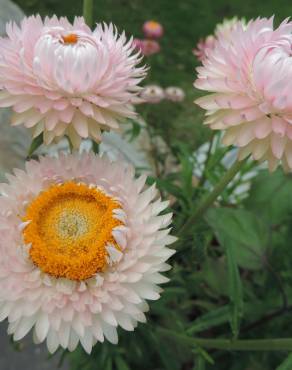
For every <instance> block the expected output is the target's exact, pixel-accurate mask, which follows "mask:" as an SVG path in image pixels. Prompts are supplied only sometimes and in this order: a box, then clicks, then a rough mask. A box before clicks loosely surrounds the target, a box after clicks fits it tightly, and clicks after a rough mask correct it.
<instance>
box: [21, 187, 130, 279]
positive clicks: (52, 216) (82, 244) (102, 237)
mask: <svg viewBox="0 0 292 370" xmlns="http://www.w3.org/2000/svg"><path fill="white" fill-rule="evenodd" d="M115 209H120V206H119V204H118V203H117V201H116V200H114V199H113V198H111V197H109V196H107V195H106V194H104V193H103V192H102V191H101V190H99V189H97V188H95V187H92V188H90V187H88V186H87V185H85V184H81V183H79V184H76V183H74V182H65V183H64V184H60V185H53V186H51V187H50V188H49V189H48V190H46V191H44V192H42V193H41V194H40V195H39V196H38V197H36V198H35V200H34V201H33V202H32V203H31V204H30V205H29V207H28V209H27V211H26V215H25V217H24V221H27V222H29V224H28V226H26V228H25V229H24V231H23V234H24V241H25V243H27V244H31V248H30V251H29V254H30V257H31V259H32V261H33V262H34V263H35V265H36V266H38V267H39V268H40V270H41V271H43V272H46V273H47V274H49V275H52V276H55V277H65V278H67V279H71V280H85V279H89V278H90V277H92V276H93V275H94V274H96V273H97V272H101V271H105V269H106V267H107V265H108V261H109V260H110V258H109V255H108V251H107V249H109V250H113V249H114V248H115V249H116V255H118V256H119V257H121V256H122V253H121V252H120V250H121V248H120V247H119V246H118V245H117V243H116V242H115V240H114V237H113V236H112V231H113V229H114V228H115V227H116V226H120V225H122V224H123V223H122V222H121V221H119V220H117V219H115V218H114V214H113V211H114V210H115Z"/></svg>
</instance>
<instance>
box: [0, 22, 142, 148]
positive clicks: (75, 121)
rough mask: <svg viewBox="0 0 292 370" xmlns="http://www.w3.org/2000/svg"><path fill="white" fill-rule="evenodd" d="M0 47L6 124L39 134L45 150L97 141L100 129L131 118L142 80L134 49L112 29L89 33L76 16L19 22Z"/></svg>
mask: <svg viewBox="0 0 292 370" xmlns="http://www.w3.org/2000/svg"><path fill="white" fill-rule="evenodd" d="M7 35H8V36H7V37H5V38H2V39H1V40H0V61H1V63H0V87H1V88H2V92H1V93H0V106H1V107H9V106H11V107H12V108H13V110H14V112H15V114H14V116H13V118H12V124H13V125H18V124H24V126H25V127H27V128H31V129H32V131H33V136H34V137H36V136H38V135H39V134H40V133H41V132H43V133H44V141H45V143H46V144H50V143H51V142H52V141H53V140H54V139H55V138H59V137H62V136H64V135H68V136H69V137H70V139H71V141H72V143H73V145H74V146H76V147H77V146H79V144H80V140H81V138H88V137H90V138H92V139H94V140H96V141H100V134H101V130H110V129H117V128H118V126H119V125H118V122H119V121H120V119H122V118H123V117H132V116H133V115H134V113H133V107H132V105H131V104H130V103H132V102H135V99H136V94H137V91H138V90H139V87H138V86H137V85H138V83H139V82H140V81H141V80H142V79H143V77H144V75H145V68H144V67H137V65H138V64H139V62H140V61H141V58H140V56H139V53H138V54H137V53H136V54H133V50H134V45H133V43H132V41H131V40H130V41H129V42H127V40H126V37H125V34H124V33H123V34H122V35H118V33H117V30H116V29H115V27H114V26H113V25H109V26H107V25H99V24H98V25H97V26H96V28H95V30H94V31H91V30H90V28H89V27H88V26H86V24H85V22H84V19H83V18H80V17H77V18H75V20H74V23H73V24H70V23H69V21H68V20H67V19H66V18H60V19H58V18H57V17H56V16H54V17H53V18H46V19H45V20H44V22H43V21H42V20H41V18H40V17H39V16H37V17H33V16H32V17H29V18H25V19H24V20H23V21H22V23H21V26H20V28H19V27H18V26H17V25H16V24H14V23H9V24H8V25H7Z"/></svg>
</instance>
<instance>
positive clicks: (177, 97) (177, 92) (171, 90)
mask: <svg viewBox="0 0 292 370" xmlns="http://www.w3.org/2000/svg"><path fill="white" fill-rule="evenodd" d="M165 97H166V99H168V100H171V101H173V102H181V101H183V100H184V98H185V92H184V91H183V89H181V88H180V87H177V86H169V87H167V88H166V89H165Z"/></svg>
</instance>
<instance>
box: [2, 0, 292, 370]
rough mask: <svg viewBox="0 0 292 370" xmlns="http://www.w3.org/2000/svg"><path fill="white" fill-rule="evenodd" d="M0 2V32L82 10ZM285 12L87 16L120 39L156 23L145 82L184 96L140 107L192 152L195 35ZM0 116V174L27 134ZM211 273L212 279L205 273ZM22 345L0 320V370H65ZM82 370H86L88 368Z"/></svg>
mask: <svg viewBox="0 0 292 370" xmlns="http://www.w3.org/2000/svg"><path fill="white" fill-rule="evenodd" d="M0 7H1V14H0V32H1V33H2V35H3V33H4V24H5V22H6V21H8V20H10V19H15V20H16V21H19V20H20V19H21V18H22V17H23V15H24V14H26V15H30V14H36V13H40V14H41V15H42V16H46V15H49V16H52V15H53V14H56V15H58V16H67V17H68V18H69V19H70V20H72V19H73V17H74V16H75V15H81V14H82V1H81V0H74V1H73V0H61V1H60V0H16V1H15V2H14V3H12V2H11V1H9V0H0ZM291 14H292V3H291V2H289V1H287V0H278V1H277V2H276V1H275V0H265V1H261V0H244V1H243V0H232V1H231V0H230V1H227V0H216V1H215V0H203V1H202V0H201V1H199V0H179V1H177V0H155V1H149V0H148V1H145V0H94V17H93V18H94V21H95V22H102V21H105V22H113V23H114V24H115V25H116V26H117V27H118V29H119V31H122V30H125V31H126V33H127V35H128V36H130V35H134V37H136V38H142V37H143V34H142V25H143V23H144V22H145V21H147V20H156V21H158V22H160V23H161V24H162V25H163V27H164V36H163V37H162V38H161V40H160V46H161V51H160V52H159V53H157V54H155V55H152V56H149V57H147V58H146V63H147V64H148V65H149V66H150V67H151V69H150V72H149V75H148V77H147V81H146V83H147V84H158V85H160V86H162V87H164V88H165V87H168V86H178V87H180V88H182V89H183V90H184V92H185V95H186V97H185V99H184V101H183V102H181V103H180V104H169V102H167V101H165V102H164V101H163V102H161V103H160V104H157V105H152V106H151V109H150V110H149V111H148V112H147V119H149V121H150V122H151V127H152V128H153V129H155V133H156V135H159V136H161V137H162V138H163V139H164V141H165V142H167V143H168V144H169V145H170V146H175V145H176V144H177V143H182V142H183V143H184V145H185V147H186V148H188V150H190V151H194V150H196V149H197V148H199V147H200V146H201V145H202V144H204V143H205V142H206V141H207V140H208V139H209V138H210V135H211V134H210V131H209V130H208V129H207V128H205V127H204V126H203V125H202V120H203V112H202V111H201V110H200V109H199V108H197V107H196V106H195V104H193V100H194V99H195V98H196V97H197V96H198V95H199V94H200V93H199V92H198V91H196V90H195V89H194V88H193V81H194V79H195V74H196V72H195V68H196V66H198V65H199V62H198V61H197V59H196V57H195V56H194V54H193V52H192V50H193V49H194V48H195V47H196V44H197V43H198V41H199V39H200V38H205V37H206V36H208V35H209V34H212V33H213V32H214V28H215V26H216V24H217V23H220V22H222V21H223V19H224V18H231V17H234V16H237V17H238V18H242V17H244V18H246V19H247V20H249V19H251V18H256V17H258V16H261V17H263V16H266V17H270V16H273V15H275V20H276V23H279V22H280V21H281V20H283V19H285V18H287V17H289V16H290V15H291ZM0 119H1V125H0V176H1V173H2V175H3V173H4V172H5V171H9V170H11V168H13V167H15V166H21V164H20V163H21V161H23V158H24V157H25V153H26V150H27V148H28V146H29V140H30V139H29V136H28V134H27V132H25V131H24V130H21V129H18V131H17V134H16V131H14V130H15V129H13V130H11V129H10V128H9V126H8V124H7V122H8V120H9V111H8V110H1V112H0ZM214 267H215V266H214ZM214 278H215V280H216V277H214V275H213V280H214ZM214 284H215V282H214ZM30 343H31V342H30V339H28V340H26V341H24V342H23V343H21V344H20V345H17V346H14V347H13V346H12V344H11V343H10V342H9V338H8V337H7V335H6V324H5V323H4V324H1V327H0V348H1V352H0V370H16V369H19V368H21V369H23V370H46V369H50V370H53V369H56V368H57V366H58V363H59V365H60V366H61V368H62V369H67V368H68V364H66V362H65V363H62V359H61V358H60V355H57V356H55V357H54V358H53V360H51V361H48V355H47V351H46V349H44V348H42V347H40V346H39V347H35V346H32V345H31V344H30ZM21 349H23V351H21ZM233 360H234V361H235V360H240V356H239V355H237V354H235V355H234V358H233ZM60 361H61V362H60ZM234 368H235V367H234ZM88 369H90V370H92V368H91V367H90V368H88ZM186 369H188V367H186ZM220 369H221V367H220ZM246 369H248V370H254V369H259V368H258V367H247V368H246ZM80 370H83V369H81V368H80ZM84 370H85V368H84ZM228 370H229V368H228ZM261 370H266V369H264V368H262V369H261Z"/></svg>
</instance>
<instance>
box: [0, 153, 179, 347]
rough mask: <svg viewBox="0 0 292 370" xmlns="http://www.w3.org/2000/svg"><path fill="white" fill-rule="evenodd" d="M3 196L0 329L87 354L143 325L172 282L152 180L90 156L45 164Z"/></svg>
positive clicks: (29, 169)
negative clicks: (165, 285)
mask: <svg viewBox="0 0 292 370" xmlns="http://www.w3.org/2000/svg"><path fill="white" fill-rule="evenodd" d="M14 173H15V174H14V175H10V176H9V183H8V184H1V187H0V193H1V194H2V196H1V197H0V320H4V319H6V318H7V319H8V322H9V327H8V333H9V334H10V335H13V338H14V340H20V339H21V338H23V337H24V336H25V335H26V334H27V333H29V332H30V331H31V330H32V331H33V333H34V335H33V337H34V341H35V342H36V343H41V342H43V341H45V340H46V342H47V346H48V349H49V351H50V352H52V353H53V352H55V351H56V350H57V349H58V348H59V346H61V347H63V348H64V349H68V350H69V351H73V350H74V349H75V348H76V347H77V345H78V343H79V342H80V343H81V345H82V346H83V348H84V349H85V351H87V352H88V353H90V352H91V349H92V346H93V345H94V344H95V343H97V342H103V341H104V338H106V339H107V340H109V341H110V342H111V343H114V344H116V343H117V342H118V335H117V327H118V326H121V327H122V328H123V329H125V330H128V331H133V330H134V328H135V327H136V326H137V323H138V322H145V321H146V317H145V312H146V311H148V309H149V306H148V304H147V302H146V301H147V300H157V299H159V297H160V293H161V291H162V289H161V288H160V287H159V284H162V283H165V282H167V281H168V279H167V278H165V277H164V276H163V275H162V274H161V272H164V271H167V270H168V269H169V268H170V266H169V265H168V264H167V263H166V261H167V260H168V258H169V257H170V256H171V255H172V254H173V253H174V251H173V250H171V249H169V248H168V245H169V244H171V243H173V242H174V241H175V238H174V237H172V236H170V235H169V232H170V229H169V224H170V222H171V218H172V216H171V214H170V213H167V214H165V213H164V214H163V215H159V214H160V212H162V211H163V210H165V208H166V207H167V205H168V202H162V201H161V200H160V199H159V198H158V194H157V190H156V188H155V186H151V187H150V188H147V187H146V188H145V181H146V176H142V177H140V178H138V179H135V175H134V170H133V168H131V167H129V166H127V165H125V164H123V163H120V162H117V163H111V162H110V161H109V160H108V159H106V158H100V157H97V156H95V155H94V154H83V155H82V156H78V155H68V156H64V155H62V156H60V157H59V158H49V157H42V158H40V160H39V162H36V161H30V162H27V163H26V169H25V171H21V170H15V171H14Z"/></svg>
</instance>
